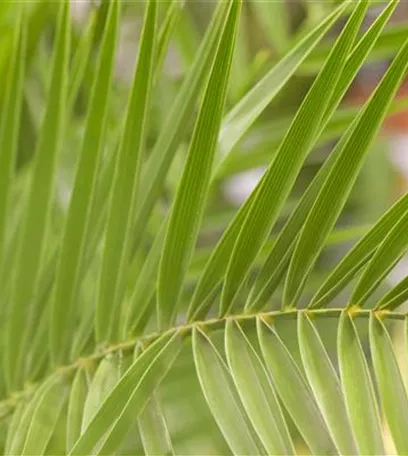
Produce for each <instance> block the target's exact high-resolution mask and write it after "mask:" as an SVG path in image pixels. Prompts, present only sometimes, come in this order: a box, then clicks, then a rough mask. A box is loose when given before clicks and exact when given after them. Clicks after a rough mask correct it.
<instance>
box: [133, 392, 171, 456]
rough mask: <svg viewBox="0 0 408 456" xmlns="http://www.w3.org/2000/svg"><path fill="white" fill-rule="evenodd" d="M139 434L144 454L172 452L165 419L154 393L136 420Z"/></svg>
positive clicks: (169, 453)
mask: <svg viewBox="0 0 408 456" xmlns="http://www.w3.org/2000/svg"><path fill="white" fill-rule="evenodd" d="M138 424H139V430H140V436H141V438H142V443H143V448H144V450H145V453H146V454H152V455H153V454H162V455H164V456H169V455H172V454H174V451H173V447H172V443H171V439H170V434H169V431H168V429H167V423H166V419H165V417H164V414H163V410H162V408H161V406H160V403H159V400H158V398H157V396H156V395H155V394H153V395H152V397H151V398H150V399H149V401H148V402H147V404H146V406H145V408H144V410H143V412H142V413H141V415H140V416H139V420H138Z"/></svg>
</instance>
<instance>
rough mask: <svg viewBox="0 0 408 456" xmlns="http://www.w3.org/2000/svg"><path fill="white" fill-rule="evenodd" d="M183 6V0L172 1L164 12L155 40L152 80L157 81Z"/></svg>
mask: <svg viewBox="0 0 408 456" xmlns="http://www.w3.org/2000/svg"><path fill="white" fill-rule="evenodd" d="M183 6H184V0H172V1H171V4H170V6H169V8H168V10H167V12H166V16H165V18H164V19H163V23H162V24H161V26H160V31H159V37H158V40H157V53H156V61H155V68H154V79H157V78H158V77H159V74H160V72H161V69H162V66H163V61H164V59H165V57H166V53H167V51H168V48H169V42H170V38H171V35H172V33H173V31H174V28H175V27H176V25H177V21H178V19H179V17H180V13H181V11H182V8H183Z"/></svg>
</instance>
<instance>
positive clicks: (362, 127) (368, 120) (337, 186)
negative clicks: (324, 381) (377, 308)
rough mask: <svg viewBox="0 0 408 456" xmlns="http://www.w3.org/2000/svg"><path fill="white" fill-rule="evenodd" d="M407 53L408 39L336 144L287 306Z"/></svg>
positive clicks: (346, 190) (292, 270) (341, 200)
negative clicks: (335, 154) (335, 156)
mask: <svg viewBox="0 0 408 456" xmlns="http://www.w3.org/2000/svg"><path fill="white" fill-rule="evenodd" d="M407 57H408V41H407V42H406V43H405V45H404V47H403V48H402V49H401V51H400V52H399V54H398V56H397V57H396V58H395V60H394V61H393V63H392V65H391V66H390V68H389V70H388V71H387V73H386V75H385V76H384V78H383V79H382V81H381V83H380V85H379V86H378V87H377V89H376V91H375V93H374V94H373V96H372V97H371V98H370V100H369V102H367V104H366V106H365V108H364V110H363V111H362V113H361V114H360V115H359V117H358V119H356V121H355V122H353V124H352V125H351V127H350V129H349V130H347V132H346V133H345V135H347V139H346V140H345V141H344V142H341V143H340V144H339V145H338V146H337V147H341V149H342V152H341V153H340V156H339V158H338V159H337V161H336V163H335V165H334V167H333V169H332V170H331V171H330V173H329V175H328V176H327V178H326V181H325V182H324V184H323V185H322V187H321V189H320V192H319V195H318V197H317V199H316V201H315V203H314V205H313V209H312V210H311V212H310V213H309V215H308V218H307V220H306V222H305V225H304V227H303V228H302V232H301V234H300V236H299V239H298V241H297V244H296V247H295V251H294V253H293V257H292V260H291V264H290V266H289V271H288V276H287V280H286V284H285V292H284V305H285V306H287V307H289V306H293V305H295V304H296V301H297V299H298V298H299V295H300V293H301V291H302V287H303V286H304V284H305V281H306V276H307V274H308V273H309V271H310V270H311V268H312V267H313V265H314V263H315V261H316V259H317V257H318V255H319V253H320V252H321V250H322V248H323V245H324V241H325V238H326V236H327V235H328V234H329V232H330V231H331V229H332V228H333V226H334V224H335V223H336V220H337V218H338V216H339V215H340V213H341V211H342V209H343V207H344V205H345V203H346V201H347V198H348V196H349V194H350V192H351V190H352V188H353V185H354V183H355V181H356V179H357V176H358V174H359V171H360V169H361V167H362V165H363V163H364V159H365V157H366V155H367V153H368V151H369V147H370V145H371V143H372V141H373V140H374V138H375V135H376V133H377V132H378V129H379V128H380V125H381V122H382V121H383V119H384V117H385V114H386V112H387V109H388V107H389V105H390V103H391V100H392V98H393V97H394V95H395V93H396V92H397V90H398V87H399V85H400V83H401V81H402V79H403V77H404V75H405V72H406V69H407V67H408V59H407ZM316 227H319V228H318V229H316Z"/></svg>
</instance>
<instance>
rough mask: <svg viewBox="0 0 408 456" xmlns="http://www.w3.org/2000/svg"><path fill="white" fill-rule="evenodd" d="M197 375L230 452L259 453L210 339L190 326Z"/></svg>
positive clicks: (232, 386) (228, 375)
mask: <svg viewBox="0 0 408 456" xmlns="http://www.w3.org/2000/svg"><path fill="white" fill-rule="evenodd" d="M193 354H194V363H195V367H196V370H197V376H198V379H199V381H200V385H201V389H202V391H203V394H204V396H205V398H206V400H207V403H208V406H209V408H210V410H211V413H212V414H213V416H214V419H215V421H216V423H217V425H218V427H219V428H220V430H221V432H222V434H223V436H224V437H225V440H226V441H227V443H228V445H229V447H230V448H231V450H232V451H233V453H234V454H259V453H260V451H259V449H258V448H257V445H256V443H255V441H254V439H253V438H252V435H251V432H250V430H249V428H248V424H247V421H246V420H245V417H244V415H243V413H242V408H241V407H240V405H239V403H238V400H239V399H238V398H237V394H236V392H235V391H234V385H233V382H232V379H231V377H230V373H229V371H228V369H227V367H226V366H225V363H224V362H223V361H222V359H221V357H220V355H219V354H218V352H217V351H216V349H215V347H214V346H213V344H212V343H211V341H210V340H209V339H208V338H207V337H206V336H205V335H204V334H203V333H202V332H201V331H200V330H198V329H194V330H193Z"/></svg>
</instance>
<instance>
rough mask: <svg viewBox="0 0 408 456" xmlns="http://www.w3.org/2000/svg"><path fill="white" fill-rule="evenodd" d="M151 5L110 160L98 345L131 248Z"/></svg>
mask: <svg viewBox="0 0 408 456" xmlns="http://www.w3.org/2000/svg"><path fill="white" fill-rule="evenodd" d="M156 23H157V2H156V1H155V0H151V1H149V3H148V4H147V8H146V13H145V20H144V26H143V29H142V32H141V44H140V47H139V53H138V58H137V64H136V69H135V74H134V80H133V87H132V92H131V95H130V97H129V105H128V108H127V109H128V110H127V115H126V124H125V128H124V132H123V136H122V139H121V143H120V146H119V152H118V155H117V157H116V169H115V176H114V181H113V186H112V191H111V195H110V202H109V210H108V220H107V228H106V235H105V239H104V251H103V258H102V266H101V275H100V278H99V294H98V299H97V305H96V312H95V331H96V338H97V340H98V341H99V342H108V341H112V340H118V338H119V330H120V328H119V324H120V322H121V309H122V305H121V304H122V298H123V295H124V287H125V284H126V280H125V279H126V270H127V267H128V263H129V257H130V249H131V247H132V235H133V233H132V222H133V217H134V210H135V209H134V208H135V206H136V200H137V199H140V197H139V195H138V193H139V192H138V186H139V170H140V163H141V161H142V158H143V153H144V152H145V151H144V149H145V142H146V127H147V119H148V115H147V114H148V110H149V103H150V90H151V87H152V79H153V64H154V58H155V52H156V40H155V37H156Z"/></svg>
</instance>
